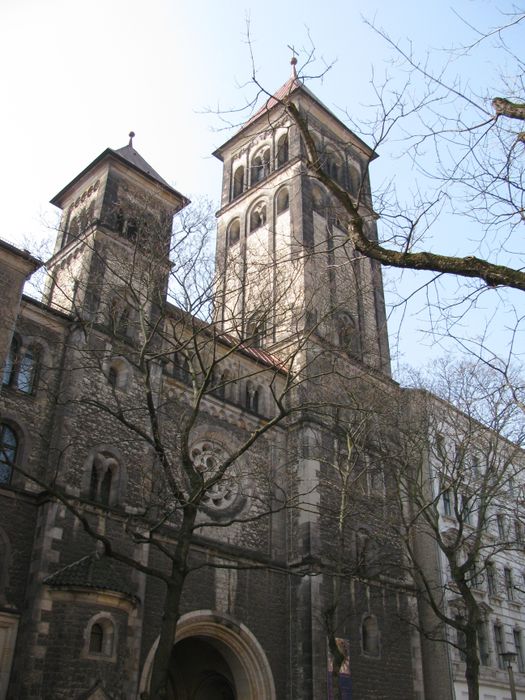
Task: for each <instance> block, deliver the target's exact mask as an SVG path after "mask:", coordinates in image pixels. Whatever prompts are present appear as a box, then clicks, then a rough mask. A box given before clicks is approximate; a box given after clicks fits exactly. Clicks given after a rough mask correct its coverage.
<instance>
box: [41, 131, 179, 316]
mask: <svg viewBox="0 0 525 700" xmlns="http://www.w3.org/2000/svg"><path fill="white" fill-rule="evenodd" d="M134 135H135V134H134V133H133V132H131V133H130V135H129V143H128V145H127V146H124V147H123V148H119V149H117V150H113V149H111V148H107V149H106V150H105V151H104V152H103V153H101V154H100V155H99V156H98V157H97V158H95V160H94V161H93V162H92V163H90V164H89V165H88V166H87V167H86V168H85V169H84V170H83V171H82V172H81V173H80V174H79V175H77V176H76V177H75V178H74V179H73V180H72V181H71V182H70V183H69V184H68V185H66V187H64V188H63V189H62V190H61V191H60V192H59V193H58V194H57V195H56V196H55V197H54V198H53V199H52V200H51V203H52V204H54V205H55V206H57V207H59V208H60V209H62V211H63V214H62V218H61V222H60V227H59V231H58V236H57V240H56V246H55V251H54V254H53V256H52V258H51V260H49V261H48V263H47V268H48V272H49V278H48V282H47V288H46V291H45V301H46V302H47V303H48V304H50V305H51V306H53V307H55V308H58V309H60V310H62V311H65V312H68V313H75V314H76V315H77V317H79V318H80V319H82V320H83V321H87V322H99V323H107V322H108V321H110V320H116V318H117V316H118V318H119V321H120V322H122V323H125V322H127V321H126V319H127V316H126V315H129V313H130V311H129V309H130V308H133V307H135V308H136V307H137V306H141V307H142V309H141V311H142V312H144V311H145V312H146V313H145V315H146V316H147V314H149V313H151V309H152V308H153V306H155V305H158V304H162V303H163V301H164V299H165V294H166V289H167V283H168V273H169V253H170V241H171V232H172V220H173V216H174V214H175V213H176V212H177V211H179V210H180V209H182V208H183V207H184V206H186V205H187V204H188V200H187V199H186V197H184V196H183V195H182V194H180V193H179V192H177V191H176V190H175V189H173V188H172V187H171V186H170V185H168V183H167V182H166V181H165V180H164V179H163V178H162V177H161V176H160V175H159V174H158V173H157V172H156V171H155V170H154V169H153V168H152V167H151V166H150V165H149V164H148V163H147V162H146V161H145V160H144V158H142V156H141V155H140V154H139V153H138V152H137V151H136V150H135V148H134V147H133V137H134ZM143 315H144V314H143ZM124 317H126V319H124Z"/></svg>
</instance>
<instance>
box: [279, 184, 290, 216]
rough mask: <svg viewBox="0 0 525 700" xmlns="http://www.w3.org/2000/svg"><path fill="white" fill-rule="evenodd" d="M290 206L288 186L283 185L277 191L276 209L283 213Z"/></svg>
mask: <svg viewBox="0 0 525 700" xmlns="http://www.w3.org/2000/svg"><path fill="white" fill-rule="evenodd" d="M289 206H290V198H289V195H288V188H287V187H282V188H281V189H280V190H279V192H278V193H277V197H276V198H275V210H276V212H277V214H282V213H283V211H287V210H288V207H289Z"/></svg>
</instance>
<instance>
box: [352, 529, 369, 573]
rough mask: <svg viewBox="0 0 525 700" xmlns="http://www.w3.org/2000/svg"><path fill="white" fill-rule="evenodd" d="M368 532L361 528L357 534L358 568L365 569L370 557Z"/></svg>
mask: <svg viewBox="0 0 525 700" xmlns="http://www.w3.org/2000/svg"><path fill="white" fill-rule="evenodd" d="M368 539H369V538H368V532H367V531H366V530H364V529H363V528H360V529H359V530H358V531H357V532H356V536H355V553H356V565H357V569H358V570H359V569H361V570H363V569H365V568H366V566H367V563H368V562H367V559H368Z"/></svg>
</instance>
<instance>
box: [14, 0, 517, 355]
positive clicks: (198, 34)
mask: <svg viewBox="0 0 525 700" xmlns="http://www.w3.org/2000/svg"><path fill="white" fill-rule="evenodd" d="M510 8H511V3H507V2H505V1H504V0H501V2H492V1H491V0H487V1H484V0H455V2H454V3H453V6H452V5H451V4H448V3H447V2H446V0H445V2H443V1H439V0H426V1H425V2H421V1H420V0H419V1H417V2H416V1H413V0H397V1H396V2H391V0H345V1H343V0H327V1H326V2H324V3H320V2H313V1H311V0H304V1H303V2H301V3H294V2H288V3H285V2H282V1H281V2H278V1H277V0H267V1H266V2H264V3H261V2H254V1H253V0H223V1H222V2H221V1H217V0H193V1H192V2H188V1H186V2H183V1H182V0H148V2H144V0H91V1H90V2H89V3H87V2H80V1H79V0H45V2H43V1H42V0H3V2H2V3H0V65H1V66H2V69H1V71H0V87H1V95H2V98H3V99H2V109H0V138H1V139H2V148H1V153H2V168H1V171H0V177H1V183H0V185H1V186H0V192H2V216H1V220H0V237H1V238H3V239H5V240H7V241H10V242H13V243H15V244H17V245H20V246H22V247H27V248H29V249H31V250H33V251H36V252H38V251H39V250H40V249H41V246H42V243H43V242H44V241H46V240H47V241H48V240H49V239H50V238H51V239H52V238H53V226H54V225H55V224H56V210H55V209H54V208H53V207H52V206H51V205H49V204H48V202H49V200H50V199H51V198H52V197H53V196H54V195H55V194H56V193H57V192H58V191H59V190H61V189H62V187H63V186H64V185H65V184H67V183H68V182H69V181H70V180H71V179H72V178H73V177H74V176H75V175H76V174H77V173H78V172H80V171H81V170H82V169H83V168H84V167H85V166H86V165H87V164H88V163H90V162H91V161H92V160H93V159H94V158H95V157H96V156H98V155H99V153H101V152H102V151H103V150H104V149H105V148H107V147H108V146H109V147H111V148H119V147H121V146H124V145H125V144H126V143H127V141H128V132H129V131H130V130H133V131H134V132H135V134H136V136H135V139H134V146H135V147H136V149H137V150H138V151H139V152H140V153H141V155H142V156H143V157H145V158H146V160H147V161H148V162H149V163H151V165H152V166H153V167H154V168H155V169H156V170H157V171H158V172H159V173H160V174H161V175H162V176H163V177H164V178H165V179H166V180H167V181H168V182H169V183H170V184H172V185H173V186H174V187H176V188H177V189H178V190H180V191H181V192H182V193H184V194H185V195H187V196H189V197H190V198H192V199H197V198H199V197H201V196H206V197H208V198H211V199H212V200H213V201H214V202H217V203H218V200H219V192H220V185H221V164H220V162H219V161H218V160H217V159H215V158H214V157H213V156H212V155H211V153H212V152H213V151H214V150H215V149H216V148H217V147H218V146H219V145H220V144H221V143H222V142H224V141H226V140H227V138H228V137H229V135H230V134H231V128H230V129H229V128H228V127H229V125H230V126H231V124H232V123H239V122H242V121H243V119H244V118H246V116H247V113H244V115H243V114H242V113H239V112H238V111H236V110H239V109H240V108H242V107H243V105H245V104H246V103H247V102H249V101H250V100H251V99H252V98H253V96H254V94H255V92H254V86H253V83H252V82H251V75H252V69H253V67H254V68H255V70H256V74H257V78H258V80H259V81H260V83H261V84H262V85H263V86H264V87H265V88H266V89H267V90H268V91H273V90H275V89H277V88H278V87H279V86H280V85H281V84H282V83H284V82H285V81H286V80H287V78H288V76H289V74H290V65H289V61H290V57H291V50H290V48H289V47H290V46H293V47H294V48H295V50H296V51H297V52H298V56H299V64H298V67H301V65H302V63H303V62H304V60H305V59H306V57H307V56H308V54H309V52H310V51H311V49H312V46H314V47H315V55H316V59H317V61H316V63H315V64H314V66H313V67H312V69H311V72H315V71H317V72H322V71H323V68H324V67H325V66H331V67H330V69H329V70H328V71H327V72H326V73H325V74H324V76H323V78H322V79H318V80H313V81H312V82H310V83H309V87H310V89H312V90H313V91H314V92H315V93H316V94H317V95H318V97H319V98H320V99H321V100H322V101H323V102H324V103H325V104H326V105H327V106H328V107H329V108H330V109H331V110H333V111H334V113H335V114H336V115H337V116H339V117H340V118H342V119H343V120H344V119H345V118H346V115H350V116H351V117H352V118H356V119H358V120H359V119H361V118H366V115H367V109H368V107H367V105H370V104H371V103H372V102H373V101H374V95H373V90H372V75H373V76H374V77H375V80H376V81H378V80H379V79H381V77H382V76H383V75H384V74H385V72H386V71H388V70H389V69H390V67H391V60H392V49H391V47H389V46H388V45H387V43H386V42H385V41H384V39H382V38H381V37H379V36H378V35H377V33H375V32H374V31H373V30H372V29H371V28H370V26H369V25H368V24H367V23H366V20H368V22H371V23H375V24H376V26H380V27H382V28H384V29H385V31H386V32H388V34H389V35H390V36H391V37H392V38H393V40H394V42H396V43H399V44H400V45H404V46H408V42H410V43H411V45H412V47H413V49H414V51H415V52H416V53H417V54H418V55H419V56H421V57H422V58H424V57H425V56H426V55H427V54H428V53H429V52H430V54H431V55H432V56H436V55H437V56H438V60H439V57H440V56H441V55H445V54H441V53H440V52H442V50H443V49H445V48H448V47H450V46H453V45H456V46H457V45H459V44H462V43H465V41H468V40H471V39H472V37H473V34H474V33H473V31H472V29H471V28H470V27H469V26H468V25H469V24H470V25H472V24H475V25H476V26H482V27H493V26H497V25H500V24H501V23H502V14H501V12H502V11H503V12H504V11H506V10H508V9H510ZM248 35H249V36H248ZM492 68H493V66H492V63H491V58H490V56H489V55H487V56H486V57H484V56H483V54H482V55H481V58H480V61H479V63H477V64H476V65H475V66H474V68H472V67H471V68H470V69H469V70H472V74H471V75H470V79H471V80H472V81H473V82H474V83H475V82H476V81H478V82H479V84H480V85H483V83H484V81H486V80H487V76H488V75H490V72H491V70H492ZM309 70H310V69H309ZM232 110H235V111H232ZM380 156H381V157H380V158H379V159H378V161H377V162H376V163H374V165H373V170H372V186H373V187H374V184H375V183H376V182H382V181H383V180H384V178H387V177H389V176H391V174H392V173H396V167H397V166H396V162H395V160H393V159H392V157H391V154H389V153H387V152H385V153H380ZM409 283H410V281H409ZM398 284H402V283H401V282H399V280H398V278H397V277H390V278H389V277H388V276H387V292H388V289H389V288H390V289H393V286H397V285H398ZM388 299H389V300H390V301H391V300H392V299H394V297H393V296H389V297H388ZM422 305H424V301H421V302H418V304H416V305H415V307H414V308H413V309H412V308H411V309H410V310H409V311H408V313H405V314H404V315H401V316H400V315H399V313H398V314H397V316H395V318H394V319H393V321H392V324H391V328H392V333H393V337H394V334H395V331H396V330H398V329H399V327H400V325H399V324H400V323H401V330H402V336H403V340H402V342H401V343H400V344H399V345H398V344H397V342H396V343H395V345H396V354H397V357H398V361H399V362H404V361H408V362H409V363H411V364H415V365H417V364H420V363H421V362H423V361H425V360H426V359H428V358H429V357H431V356H432V353H433V352H437V351H440V350H441V348H438V350H436V339H435V337H434V338H433V337H432V336H429V335H428V334H426V335H425V334H422V333H421V330H422V329H424V328H425V326H426V325H427V326H428V317H426V320H425V317H424V315H423V316H422V315H421V313H420V311H421V306H422ZM488 313H490V309H489V312H488Z"/></svg>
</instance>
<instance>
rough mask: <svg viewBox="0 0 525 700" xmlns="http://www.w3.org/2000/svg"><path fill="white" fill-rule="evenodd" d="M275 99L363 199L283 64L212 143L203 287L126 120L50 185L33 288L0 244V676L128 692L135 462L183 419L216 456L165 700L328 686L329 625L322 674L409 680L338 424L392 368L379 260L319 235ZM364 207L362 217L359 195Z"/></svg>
mask: <svg viewBox="0 0 525 700" xmlns="http://www.w3.org/2000/svg"><path fill="white" fill-rule="evenodd" d="M288 98H292V99H293V100H294V102H295V104H297V106H298V107H299V108H300V109H301V110H302V113H303V114H305V115H308V123H309V126H310V128H311V130H312V134H313V136H314V138H315V140H316V143H317V145H318V149H319V152H320V153H322V154H323V158H325V159H326V167H327V168H328V169H329V171H330V173H331V175H332V176H333V177H334V178H335V179H336V180H337V181H338V182H339V183H340V184H341V185H342V186H343V187H345V188H347V189H348V190H350V191H352V192H354V193H355V192H357V191H359V195H360V198H361V201H362V206H363V207H367V208H368V209H370V210H371V194H370V185H369V182H368V180H367V175H366V174H365V175H363V173H366V172H367V167H366V166H367V164H368V162H369V161H370V160H371V159H372V158H373V157H374V154H373V153H372V152H371V151H370V149H369V148H368V147H367V146H366V144H364V143H363V142H362V141H361V140H360V139H359V138H358V137H357V136H355V135H354V134H353V133H352V132H351V131H349V130H348V129H347V128H346V127H345V126H344V125H343V124H342V123H341V122H340V121H339V120H338V119H337V118H336V117H335V116H334V115H333V114H331V112H330V111H329V110H327V109H326V107H324V106H323V105H322V104H321V103H320V102H319V100H318V99H317V98H316V97H315V96H314V95H313V94H312V93H311V92H310V91H309V90H308V89H307V88H306V87H305V86H304V85H302V84H301V83H300V82H299V81H298V80H297V78H296V76H295V75H292V78H291V79H290V81H288V82H287V83H286V84H285V85H284V86H283V87H282V88H281V89H280V91H278V92H277V93H276V94H275V96H274V98H272V99H271V100H270V101H269V102H268V103H267V104H266V106H265V107H264V108H263V109H262V110H261V111H260V112H259V113H257V114H256V115H255V116H254V117H253V118H252V119H251V120H250V122H248V124H246V125H245V126H244V127H243V128H242V129H241V130H240V131H239V132H238V133H237V134H236V135H235V136H233V137H232V138H231V139H230V140H229V141H228V142H227V143H225V144H224V145H223V146H221V147H220V148H219V149H218V150H217V152H216V154H215V155H216V156H217V157H218V158H220V160H221V161H222V162H223V165H224V169H223V190H222V201H221V208H220V210H219V212H218V229H217V245H216V268H215V273H214V275H213V281H212V283H210V284H208V285H207V286H205V285H204V283H202V284H201V281H202V279H203V277H202V276H201V271H199V270H196V268H195V267H194V266H192V265H191V260H192V255H193V253H191V252H190V254H189V255H188V254H187V252H186V248H185V247H184V246H185V241H187V243H188V246H189V245H190V244H191V245H193V246H195V243H194V242H193V243H192V242H191V236H192V233H191V229H189V228H188V227H186V229H185V230H184V231H183V232H179V233H178V234H176V235H175V240H174V239H172V238H171V236H170V234H171V219H172V217H173V216H174V215H176V214H177V213H178V212H179V211H182V210H184V208H185V207H186V205H187V204H188V201H187V199H186V198H185V197H184V196H183V195H182V194H180V193H179V192H177V191H176V190H174V189H173V188H172V187H171V186H170V185H168V184H167V183H166V181H165V180H164V179H163V178H162V177H161V176H160V175H159V174H158V173H156V172H155V171H154V170H153V169H152V168H151V166H149V164H148V163H147V162H146V161H145V160H144V159H143V158H142V157H141V156H140V155H139V154H138V153H137V151H136V150H135V148H134V146H133V144H132V141H131V140H130V143H129V145H127V146H125V147H124V148H121V149H118V150H112V149H107V150H106V151H104V152H103V153H102V154H101V155H100V156H99V157H98V158H96V159H95V160H94V161H93V162H92V163H91V164H90V165H88V166H87V167H86V168H85V169H84V170H83V171H82V172H81V173H80V174H79V175H77V176H76V177H75V178H74V179H73V180H72V181H71V182H70V183H69V184H68V185H67V186H66V187H64V189H63V190H62V191H61V192H60V193H59V194H58V195H56V197H55V198H54V199H53V200H52V202H53V204H55V205H56V206H57V207H59V208H60V209H62V211H63V216H62V220H61V224H60V228H59V232H58V236H57V242H56V248H55V251H54V254H53V256H52V258H51V260H50V261H48V263H47V269H48V272H49V279H48V282H47V284H46V288H45V291H44V294H43V297H42V300H39V301H37V300H35V299H33V298H30V297H27V296H24V295H23V284H24V282H25V280H26V279H27V278H28V277H29V276H30V275H31V274H32V273H33V272H34V271H35V270H36V269H37V268H38V267H39V265H40V263H39V261H38V260H36V259H34V258H33V257H32V256H31V255H29V254H28V253H27V252H25V251H21V250H18V249H16V248H14V247H13V246H11V245H9V244H7V243H2V242H0V252H1V256H0V285H1V289H2V299H3V301H4V303H3V305H2V311H1V312H0V313H1V320H2V323H1V327H0V353H1V359H2V361H3V366H4V371H3V381H2V389H1V396H0V399H1V404H0V429H1V436H0V440H1V454H0V503H1V505H0V562H1V565H0V698H8V699H10V700H15V699H16V700H29V699H36V698H45V699H47V700H58V699H62V698H63V699H65V698H78V699H80V698H84V699H86V700H87V699H88V698H90V699H93V700H94V699H97V700H100V699H103V698H115V699H116V698H119V699H120V698H122V699H123V698H126V700H128V699H129V700H131V699H132V698H133V699H135V698H140V697H145V695H142V694H145V693H147V691H148V687H149V682H150V675H151V669H152V663H153V657H154V654H155V650H156V645H157V644H158V635H159V629H160V621H161V618H162V615H163V604H164V584H163V582H162V581H161V580H159V579H158V578H155V577H154V576H150V575H148V574H147V572H146V568H147V567H148V566H152V567H156V568H157V569H158V570H160V571H167V567H168V559H169V558H168V557H166V556H165V555H164V554H163V549H162V547H164V548H165V549H169V548H170V547H173V546H175V543H176V541H177V522H178V520H177V518H178V514H177V513H178V511H177V504H175V505H174V501H173V498H172V496H173V491H170V490H169V488H167V486H166V481H165V479H166V475H165V473H164V474H163V473H161V470H160V467H159V460H160V461H161V462H162V459H163V458H164V457H166V459H167V460H169V459H171V460H172V463H176V461H177V454H178V452H177V451H178V450H180V449H181V447H180V446H181V445H182V444H185V443H184V439H185V438H188V442H187V444H188V446H189V450H190V452H191V458H192V460H193V463H194V464H196V465H198V468H199V469H200V470H201V471H200V473H202V474H204V475H209V474H213V470H214V469H216V468H217V465H220V464H225V463H226V461H227V459H228V455H229V454H233V453H236V452H239V455H238V458H237V459H236V460H235V461H234V463H233V464H232V465H230V466H229V471H228V472H227V474H226V476H225V478H223V479H221V480H218V481H217V482H215V483H213V484H212V486H211V487H210V488H209V489H208V490H207V491H206V492H205V493H204V494H203V495H202V498H201V501H200V515H199V520H198V521H197V522H198V527H197V529H196V530H195V533H194V536H193V539H192V553H191V557H190V559H191V568H192V571H191V572H190V573H189V575H188V577H187V579H186V582H185V587H184V593H183V598H182V603H181V607H182V610H181V613H182V616H181V619H180V621H179V624H178V627H177V634H176V638H175V639H174V640H173V652H172V671H171V680H170V683H171V693H172V698H173V699H175V698H177V699H179V698H180V699H183V698H184V699H185V698H196V699H201V700H203V699H204V698H207V699H209V700H213V698H217V699H219V698H223V700H224V699H226V698H237V699H238V700H263V699H264V700H272V699H279V700H285V699H288V700H292V699H294V700H299V699H301V700H307V699H308V698H309V699H311V700H317V699H319V698H323V697H331V696H332V695H331V693H332V691H331V688H330V664H331V655H330V648H329V646H330V645H329V636H330V634H329V628H330V629H331V631H332V637H333V639H334V640H335V641H336V642H337V644H338V645H339V647H340V648H341V649H343V650H344V654H345V657H346V661H345V663H344V664H343V666H342V668H341V687H342V694H343V695H342V697H344V698H354V699H357V698H370V699H372V698H374V699H376V700H378V699H379V698H389V699H391V700H396V699H398V700H409V699H410V698H417V697H422V695H421V693H422V681H421V678H420V671H419V666H420V664H419V660H418V654H419V646H418V641H417V639H416V638H415V637H414V634H413V632H412V628H411V626H410V624H409V623H410V616H411V614H413V609H412V603H411V596H410V591H409V587H408V586H407V585H406V581H405V580H404V579H403V578H402V576H401V574H400V573H399V567H398V566H396V561H397V563H399V559H396V557H397V558H398V557H399V556H400V554H399V551H398V549H397V548H396V546H395V542H394V543H392V541H391V537H390V536H389V535H388V536H387V533H386V528H385V523H387V522H392V521H391V519H392V518H395V515H396V514H395V509H392V508H391V506H390V502H389V495H388V494H389V488H390V481H389V476H388V469H389V466H388V465H386V464H384V463H383V462H382V460H381V459H379V457H378V456H377V455H378V453H377V451H376V452H374V449H373V446H372V444H371V443H373V442H374V440H373V437H370V435H372V433H369V434H368V435H367V436H365V438H364V439H363V440H362V444H360V449H359V454H358V457H356V458H355V460H354V457H353V456H352V450H351V449H350V447H349V445H348V434H349V432H348V428H345V427H344V426H348V425H349V424H350V422H352V421H354V422H353V423H352V425H355V424H356V422H355V421H356V420H357V419H356V416H357V414H358V413H359V415H363V414H366V415H367V416H370V415H371V414H373V410H374V406H376V405H378V404H379V403H381V404H384V403H385V401H387V400H388V401H390V400H392V399H393V397H394V398H395V396H396V392H397V391H398V387H397V385H396V384H395V382H393V381H392V379H391V377H390V364H389V351H388V337H387V328H386V315H385V306H384V298H383V289H382V279H381V271H380V268H379V267H378V266H377V265H376V264H375V263H374V262H373V261H369V260H367V259H364V258H360V257H359V256H357V255H355V254H354V253H353V252H352V251H349V250H348V248H347V246H346V245H345V236H344V222H343V214H342V213H341V212H339V211H338V210H337V208H336V207H335V208H334V206H333V205H332V204H331V201H330V198H329V196H328V193H327V192H325V191H324V190H323V189H322V187H321V186H320V185H319V184H318V183H317V182H315V181H314V180H313V179H312V178H311V177H310V176H309V175H308V173H307V170H306V167H305V152H304V146H303V144H302V143H301V139H300V138H299V134H298V132H297V130H296V129H295V128H294V126H293V125H292V124H291V123H290V121H289V119H288V118H287V115H286V113H285V110H284V108H283V104H282V100H283V99H288ZM367 227H368V234H369V235H370V236H372V237H374V236H375V235H376V232H375V223H374V217H373V216H372V215H371V216H370V217H368V218H367ZM191 250H195V247H194V248H192V249H191ZM174 256H175V258H174ZM170 259H171V262H170ZM186 292H187V293H186ZM190 292H191V293H190ZM199 294H200V295H201V296H200V299H199ZM195 299H197V301H195ZM174 300H175V301H176V302H177V303H174ZM146 355H147V362H145V361H144V357H145V356H146ZM197 395H198V400H197V399H196V396H197ZM196 401H197V403H198V410H195V405H196ZM279 403H281V404H283V405H284V404H286V409H287V410H286V411H285V412H284V413H283V417H282V420H274V419H275V416H276V415H278V414H279V410H281V409H280V408H279ZM290 407H291V409H290ZM288 409H290V410H288ZM358 409H359V411H358ZM192 411H193V413H192ZM152 416H155V417H156V419H158V423H159V425H160V428H159V430H160V432H161V433H162V437H161V438H159V440H158V441H157V442H156V441H155V439H153V438H152V434H153V433H154V427H152V426H153V423H152ZM188 416H193V417H194V420H193V423H192V427H191V431H190V434H189V437H188V435H186V434H185V433H184V430H183V429H182V428H181V426H183V425H186V423H185V421H186V422H187V421H188ZM350 416H351V417H350ZM360 424H362V423H360ZM253 435H257V438H256V439H253V440H252V438H251V436H253ZM243 445H245V446H246V449H245V450H244V449H243ZM163 451H164V452H165V454H160V453H161V452H163ZM352 460H354V461H352ZM348 465H350V466H351V469H350V467H349V466H348ZM347 477H348V478H350V479H351V482H350V484H351V486H350V487H348V482H345V481H344V478H347ZM341 484H342V486H341ZM347 488H349V490H350V491H351V493H352V494H354V495H353V496H352V498H353V500H352V507H351V508H350V507H349V506H348V504H347V503H346V501H345V504H344V509H343V506H342V495H343V494H345V493H346V491H345V489H347ZM177 503H178V507H180V500H179V501H178V502H177ZM82 521H84V522H82ZM341 522H343V526H342V528H339V530H338V529H337V527H338V523H341ZM86 525H87V526H88V527H89V528H91V529H92V531H93V532H94V533H96V534H98V535H99V536H100V537H99V543H98V544H97V542H96V541H95V539H94V538H93V537H91V536H90V535H89V534H88V533H87V532H86V527H85V526H86ZM382 528H383V529H382ZM152 533H153V534H152ZM343 535H344V537H343ZM152 537H155V538H157V539H156V543H157V544H156V545H154V544H152V542H151V538H152ZM101 538H106V540H107V541H108V542H110V543H111V545H112V546H113V547H114V548H115V550H118V551H119V552H120V553H122V555H123V557H121V559H120V560H119V559H113V558H111V557H109V556H106V555H105V554H104V551H103V547H101V545H100V539H101ZM339 545H341V546H342V549H341V548H338V547H339ZM124 557H128V558H129V559H130V560H132V561H134V562H137V563H138V564H139V567H134V566H129V565H127V564H126V563H125V561H124V560H123V558H124ZM141 567H142V568H141ZM334 601H335V602H334ZM330 610H331V612H332V617H330V616H329V614H328V612H329V611H330ZM330 624H331V627H330Z"/></svg>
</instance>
